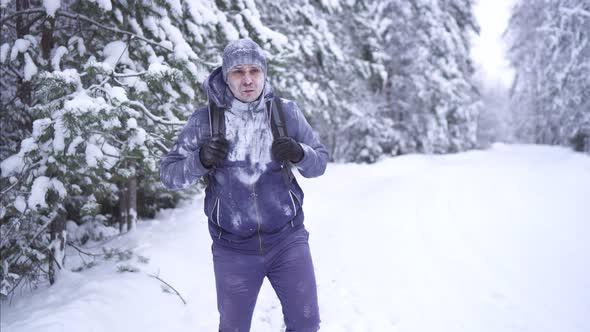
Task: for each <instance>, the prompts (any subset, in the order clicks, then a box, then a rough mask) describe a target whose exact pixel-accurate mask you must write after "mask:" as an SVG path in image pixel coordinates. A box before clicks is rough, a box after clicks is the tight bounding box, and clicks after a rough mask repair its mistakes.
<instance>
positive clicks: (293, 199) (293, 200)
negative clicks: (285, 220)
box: [289, 190, 301, 216]
mask: <svg viewBox="0 0 590 332" xmlns="http://www.w3.org/2000/svg"><path fill="white" fill-rule="evenodd" d="M294 196H295V194H294V193H293V192H292V191H291V190H289V197H291V203H292V204H293V216H295V215H296V214H297V206H296V205H295V200H297V202H298V203H299V199H298V198H297V197H296V196H295V198H293V197H294ZM299 205H301V203H299Z"/></svg>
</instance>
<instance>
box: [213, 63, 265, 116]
mask: <svg viewBox="0 0 590 332" xmlns="http://www.w3.org/2000/svg"><path fill="white" fill-rule="evenodd" d="M202 87H203V89H204V90H205V92H206V93H207V98H208V99H209V100H210V101H213V102H214V103H215V104H216V105H217V106H218V107H224V108H230V107H231V105H232V102H233V100H234V99H235V97H234V95H233V94H232V92H231V90H230V89H229V87H228V86H227V83H225V81H224V80H223V73H222V71H221V67H217V68H216V69H215V70H213V72H212V73H211V74H210V75H209V77H207V79H206V80H204V81H203V83H202ZM262 96H264V99H265V100H268V99H272V98H273V97H274V95H273V91H272V87H271V85H270V82H269V81H268V77H265V78H264V88H263V89H262ZM257 102H258V100H255V101H253V103H257Z"/></svg>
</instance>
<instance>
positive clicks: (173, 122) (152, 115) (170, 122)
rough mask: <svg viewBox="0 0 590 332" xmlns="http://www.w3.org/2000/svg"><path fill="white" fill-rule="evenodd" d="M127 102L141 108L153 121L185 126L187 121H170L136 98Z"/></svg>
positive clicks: (167, 124)
mask: <svg viewBox="0 0 590 332" xmlns="http://www.w3.org/2000/svg"><path fill="white" fill-rule="evenodd" d="M127 104H129V105H130V106H132V107H136V108H137V109H139V110H140V111H141V112H143V113H144V114H145V115H147V117H148V118H150V119H151V120H152V121H154V122H156V123H159V124H162V125H166V126H184V125H185V123H184V122H181V121H169V120H165V119H162V118H160V117H159V116H156V115H154V114H152V113H151V112H150V111H149V110H148V109H147V108H146V107H145V106H144V105H143V104H142V103H140V102H137V101H134V100H129V101H128V102H127Z"/></svg>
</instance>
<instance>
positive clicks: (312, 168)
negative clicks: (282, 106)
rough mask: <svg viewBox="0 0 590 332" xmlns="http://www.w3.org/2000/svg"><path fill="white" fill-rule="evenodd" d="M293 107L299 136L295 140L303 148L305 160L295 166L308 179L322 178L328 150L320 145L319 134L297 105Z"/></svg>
mask: <svg viewBox="0 0 590 332" xmlns="http://www.w3.org/2000/svg"><path fill="white" fill-rule="evenodd" d="M293 105H294V111H295V119H296V121H297V134H296V136H295V137H293V138H294V139H295V140H296V141H297V142H299V144H300V145H301V147H302V148H303V159H301V160H300V161H299V162H297V163H294V164H293V165H295V167H297V169H298V170H299V173H301V175H303V176H304V177H306V178H313V177H317V176H320V175H322V174H324V172H325V171H326V166H327V164H328V150H326V147H325V146H324V145H323V144H322V143H320V139H319V137H318V135H317V133H315V132H314V131H313V129H312V128H311V126H310V125H309V123H308V122H307V119H305V116H304V115H303V113H302V112H301V110H299V107H298V106H297V104H295V103H293Z"/></svg>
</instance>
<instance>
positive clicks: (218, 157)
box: [199, 136, 229, 168]
mask: <svg viewBox="0 0 590 332" xmlns="http://www.w3.org/2000/svg"><path fill="white" fill-rule="evenodd" d="M228 151H229V142H228V141H227V139H225V137H222V136H214V137H213V138H211V139H210V140H208V141H207V142H205V144H203V145H202V146H201V150H199V159H200V160H201V163H202V164H203V166H205V168H211V167H213V166H218V165H219V164H221V162H222V161H223V160H224V159H225V158H226V157H227V153H228Z"/></svg>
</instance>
